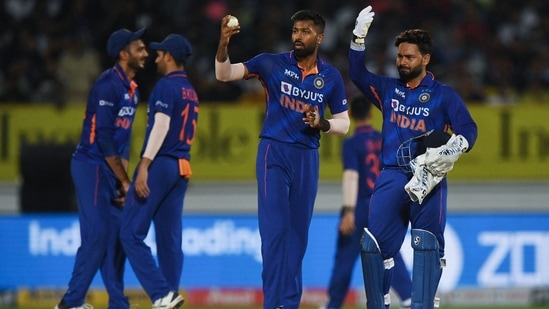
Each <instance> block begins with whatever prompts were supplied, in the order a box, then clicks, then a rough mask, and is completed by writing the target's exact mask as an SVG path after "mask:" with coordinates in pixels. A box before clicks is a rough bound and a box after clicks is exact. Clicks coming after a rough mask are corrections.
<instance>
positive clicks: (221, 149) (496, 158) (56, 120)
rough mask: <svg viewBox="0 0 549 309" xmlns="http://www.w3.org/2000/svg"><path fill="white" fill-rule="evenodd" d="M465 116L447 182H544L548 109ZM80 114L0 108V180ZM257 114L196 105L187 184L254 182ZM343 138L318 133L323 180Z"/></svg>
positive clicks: (72, 136)
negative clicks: (465, 132)
mask: <svg viewBox="0 0 549 309" xmlns="http://www.w3.org/2000/svg"><path fill="white" fill-rule="evenodd" d="M470 110H471V113H472V115H473V117H474V119H475V120H476V121H477V124H478V127H479V137H478V140H477V142H476V144H475V146H474V148H473V150H471V152H470V153H467V154H464V155H463V156H462V157H461V158H460V159H459V161H458V163H457V164H456V167H455V168H454V170H452V171H451V172H450V174H449V178H451V179H459V180H536V179H545V180H547V179H549V125H548V124H547V119H549V106H547V105H515V106H506V107H494V106H476V105H475V106H471V107H470ZM83 112H84V106H69V107H67V108H65V109H61V110H59V109H55V108H53V107H52V106H45V105H21V106H17V105H9V106H0V181H16V180H19V178H20V174H21V173H20V171H21V167H20V162H21V160H20V159H21V154H22V149H26V148H25V147H29V146H32V145H42V146H43V147H49V146H52V145H53V146H55V145H59V144H63V145H67V144H72V145H73V146H74V145H76V143H77V141H78V139H79V135H80V130H81V121H82V115H83ZM263 112H264V109H263V106H262V105H257V106H256V105H217V104H210V105H208V104H203V105H201V106H200V115H199V121H198V130H197V136H196V138H195V141H194V144H193V146H192V147H193V148H192V158H191V164H192V169H193V179H195V180H251V179H254V175H255V154H256V147H257V143H258V135H259V131H260V128H261V124H262V119H263ZM145 119H146V110H145V106H144V104H143V105H142V106H141V107H140V108H139V110H138V112H137V116H136V121H135V123H134V127H133V138H132V152H131V158H130V160H131V162H132V163H131V164H130V167H131V168H133V166H134V165H133V164H135V163H136V162H137V161H138V159H139V153H140V151H141V147H142V142H143V135H144V132H145V126H146V122H145ZM380 120H381V119H380V116H379V113H377V112H375V111H374V125H375V126H376V127H378V128H379V122H380ZM350 133H352V129H351V131H350ZM343 139H344V137H341V136H330V135H326V134H323V135H322V138H321V147H320V155H321V156H320V157H321V172H320V177H321V179H322V180H338V179H340V177H341V162H340V156H341V150H340V147H341V143H342V141H343ZM65 148H66V147H65ZM33 149H40V148H33ZM34 155H35V157H36V155H37V154H36V153H35V154H34ZM50 156H51V154H50ZM49 159H50V160H51V158H49ZM44 162H48V161H47V160H45V161H44Z"/></svg>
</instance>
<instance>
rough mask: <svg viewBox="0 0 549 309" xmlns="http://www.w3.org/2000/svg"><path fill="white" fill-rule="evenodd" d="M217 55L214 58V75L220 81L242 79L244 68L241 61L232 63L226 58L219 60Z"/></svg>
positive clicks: (244, 72)
mask: <svg viewBox="0 0 549 309" xmlns="http://www.w3.org/2000/svg"><path fill="white" fill-rule="evenodd" d="M218 59H219V56H218V57H216V59H215V77H216V78H217V80H219V81H222V82H228V81H233V80H240V79H243V78H244V76H245V74H246V68H245V66H244V64H243V63H236V64H232V63H231V61H230V60H229V59H228V58H225V60H224V61H223V62H220V61H219V60H218Z"/></svg>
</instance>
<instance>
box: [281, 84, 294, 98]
mask: <svg viewBox="0 0 549 309" xmlns="http://www.w3.org/2000/svg"><path fill="white" fill-rule="evenodd" d="M280 91H282V93H285V94H287V95H292V85H291V84H289V83H287V82H281V84H280Z"/></svg>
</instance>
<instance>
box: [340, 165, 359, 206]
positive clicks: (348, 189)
mask: <svg viewBox="0 0 549 309" xmlns="http://www.w3.org/2000/svg"><path fill="white" fill-rule="evenodd" d="M341 190H342V192H343V205H344V206H349V207H355V205H356V200H357V197H358V172H357V171H355V170H350V169H346V170H344V171H343V181H342V185H341Z"/></svg>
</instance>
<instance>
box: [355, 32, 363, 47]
mask: <svg viewBox="0 0 549 309" xmlns="http://www.w3.org/2000/svg"><path fill="white" fill-rule="evenodd" d="M353 43H355V44H358V45H364V37H359V36H356V35H354V34H353Z"/></svg>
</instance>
